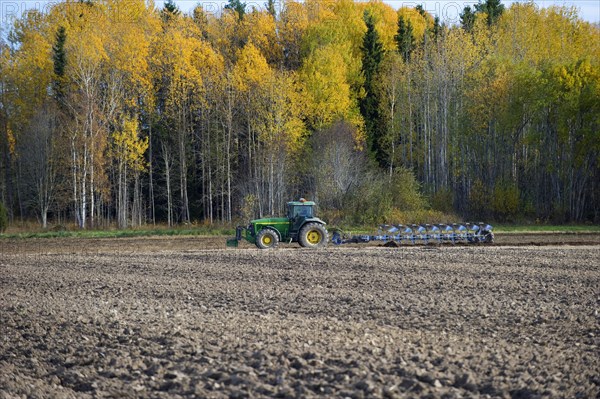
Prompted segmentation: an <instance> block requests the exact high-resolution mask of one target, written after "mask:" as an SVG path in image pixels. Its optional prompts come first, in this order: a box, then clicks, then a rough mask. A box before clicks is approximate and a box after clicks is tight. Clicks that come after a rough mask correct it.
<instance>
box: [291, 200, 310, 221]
mask: <svg viewBox="0 0 600 399" xmlns="http://www.w3.org/2000/svg"><path fill="white" fill-rule="evenodd" d="M287 205H288V219H289V220H295V219H297V218H302V219H307V218H312V217H313V215H314V207H315V203H314V202H312V201H305V200H303V199H300V201H292V202H288V204H287Z"/></svg>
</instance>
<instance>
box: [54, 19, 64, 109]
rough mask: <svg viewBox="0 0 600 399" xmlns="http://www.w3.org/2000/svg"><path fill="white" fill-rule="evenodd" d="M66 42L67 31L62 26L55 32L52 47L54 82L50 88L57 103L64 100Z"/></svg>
mask: <svg viewBox="0 0 600 399" xmlns="http://www.w3.org/2000/svg"><path fill="white" fill-rule="evenodd" d="M66 41H67V31H66V29H65V27H64V26H61V27H59V28H58V31H57V32H56V36H55V41H54V45H53V46H52V61H53V62H54V80H53V82H52V88H53V90H54V97H55V98H56V100H57V101H58V102H59V103H62V102H63V100H64V98H65V89H64V78H65V68H66V66H67V56H66V53H65V42H66Z"/></svg>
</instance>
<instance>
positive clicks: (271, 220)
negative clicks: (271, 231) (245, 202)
mask: <svg viewBox="0 0 600 399" xmlns="http://www.w3.org/2000/svg"><path fill="white" fill-rule="evenodd" d="M287 222H288V219H287V218H263V219H254V220H251V221H250V224H271V223H287Z"/></svg>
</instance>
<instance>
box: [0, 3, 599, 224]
mask: <svg viewBox="0 0 600 399" xmlns="http://www.w3.org/2000/svg"><path fill="white" fill-rule="evenodd" d="M277 5H279V4H276V3H275V2H274V1H273V0H269V1H268V2H267V3H266V4H265V7H264V9H256V8H250V7H247V6H246V4H244V3H243V2H241V1H240V0H230V1H229V3H228V5H227V6H226V8H225V10H224V11H223V12H222V13H219V14H218V15H214V14H210V13H207V12H204V10H203V9H202V7H201V6H197V7H196V8H195V9H193V11H191V12H190V13H189V14H184V13H182V12H181V11H180V10H179V9H178V8H177V6H176V4H175V3H173V2H171V1H168V2H167V3H165V4H164V6H163V7H154V6H149V5H148V4H146V2H145V1H144V0H131V1H119V0H93V1H71V0H68V1H65V2H62V3H58V4H56V5H54V6H53V7H52V8H51V9H50V10H49V12H47V13H44V14H42V13H40V12H36V11H29V12H27V13H26V14H25V15H23V17H22V18H20V19H18V20H16V21H14V24H13V26H12V28H11V30H10V32H9V33H8V36H7V38H6V39H5V40H4V39H2V40H1V41H0V151H1V154H2V156H1V160H0V202H2V203H4V204H5V206H6V208H7V210H8V215H9V219H11V220H15V219H17V220H18V219H30V218H37V219H38V220H39V221H40V223H41V225H42V226H43V227H47V225H48V223H59V224H66V223H70V222H75V223H76V224H77V225H78V226H79V227H80V228H102V227H107V226H110V225H118V226H119V227H121V228H125V227H130V226H139V225H143V224H148V223H167V224H168V225H174V224H184V223H190V222H193V221H202V222H206V223H215V222H225V223H228V222H232V221H234V220H237V219H241V218H247V217H253V216H257V215H259V216H263V215H274V214H278V213H280V212H282V210H283V206H284V204H285V202H286V201H287V200H289V199H292V198H295V197H299V196H305V197H310V198H311V199H315V200H317V201H318V202H319V204H320V206H321V208H322V211H324V212H325V213H326V215H327V216H328V217H329V218H330V219H332V220H336V221H345V222H352V223H374V222H380V221H381V222H383V221H393V222H409V221H411V220H390V219H406V218H408V217H409V216H412V217H421V216H417V215H418V214H417V213H412V214H410V213H406V212H419V211H429V215H434V216H435V217H441V216H439V215H443V214H444V213H445V214H448V213H457V214H460V215H462V216H463V217H467V218H484V217H485V218H491V219H495V220H516V219H517V218H528V219H540V220H543V221H553V222H568V221H577V222H581V221H595V222H597V221H598V220H600V213H599V209H600V207H599V204H600V183H599V182H600V123H599V122H600V69H599V61H600V43H599V42H598V40H597V38H598V35H599V34H600V32H599V28H598V26H597V25H592V24H589V23H587V22H584V21H582V20H581V19H580V18H579V17H578V16H577V13H576V11H575V10H572V9H568V8H557V7H552V8H547V9H537V8H536V7H535V6H534V5H533V4H517V3H515V4H513V5H512V6H511V7H510V8H508V9H505V8H504V6H503V5H502V4H501V3H500V2H499V0H486V1H485V2H481V3H479V4H477V5H475V6H474V7H473V8H470V7H466V8H465V9H464V10H463V11H462V13H461V16H460V24H456V25H446V24H442V23H440V21H439V19H438V18H434V17H433V16H432V15H430V14H429V13H427V12H426V11H425V10H424V9H423V8H422V7H421V6H417V7H415V8H400V9H398V10H395V9H393V8H391V7H390V6H389V5H386V4H384V3H382V2H380V1H371V2H368V3H362V2H360V3H355V2H353V1H350V0H333V1H322V0H307V1H303V2H293V1H286V2H285V3H284V4H282V5H281V7H277ZM403 212H404V213H403ZM438 221H440V220H438Z"/></svg>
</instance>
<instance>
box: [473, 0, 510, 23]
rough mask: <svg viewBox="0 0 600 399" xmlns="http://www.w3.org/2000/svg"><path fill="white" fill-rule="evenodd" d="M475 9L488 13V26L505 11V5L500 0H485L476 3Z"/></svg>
mask: <svg viewBox="0 0 600 399" xmlns="http://www.w3.org/2000/svg"><path fill="white" fill-rule="evenodd" d="M475 11H477V12H480V13H481V12H484V13H486V14H487V23H488V26H492V25H494V24H495V23H496V22H497V21H498V18H500V15H502V13H503V12H504V5H503V4H501V2H500V0H485V3H479V4H475Z"/></svg>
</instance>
